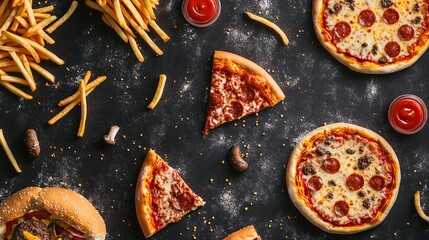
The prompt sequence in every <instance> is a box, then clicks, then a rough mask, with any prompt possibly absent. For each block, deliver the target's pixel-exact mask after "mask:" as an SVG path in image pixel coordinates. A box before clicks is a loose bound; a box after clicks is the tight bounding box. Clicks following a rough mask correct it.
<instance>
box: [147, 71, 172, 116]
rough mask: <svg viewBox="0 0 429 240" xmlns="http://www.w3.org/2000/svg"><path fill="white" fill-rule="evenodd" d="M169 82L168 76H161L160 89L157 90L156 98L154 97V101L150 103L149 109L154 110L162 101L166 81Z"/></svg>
mask: <svg viewBox="0 0 429 240" xmlns="http://www.w3.org/2000/svg"><path fill="white" fill-rule="evenodd" d="M166 80H167V76H166V75H165V74H161V75H159V82H158V87H157V88H156V92H155V96H153V99H152V101H151V102H150V103H149V105H148V106H147V108H149V109H154V108H155V106H156V105H157V104H158V102H159V100H160V99H161V96H162V93H163V92H164V86H165V81H166Z"/></svg>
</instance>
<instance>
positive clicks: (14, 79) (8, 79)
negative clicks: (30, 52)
mask: <svg viewBox="0 0 429 240" xmlns="http://www.w3.org/2000/svg"><path fill="white" fill-rule="evenodd" d="M0 80H2V81H5V82H10V83H17V84H21V85H24V86H28V82H27V81H26V80H25V79H22V78H19V77H14V76H9V75H5V76H0Z"/></svg>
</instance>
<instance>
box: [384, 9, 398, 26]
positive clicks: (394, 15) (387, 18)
mask: <svg viewBox="0 0 429 240" xmlns="http://www.w3.org/2000/svg"><path fill="white" fill-rule="evenodd" d="M383 20H384V22H385V23H387V24H395V23H396V22H398V20H399V13H398V11H396V10H395V9H393V8H389V9H387V10H386V11H384V13H383Z"/></svg>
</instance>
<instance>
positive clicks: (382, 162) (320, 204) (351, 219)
mask: <svg viewBox="0 0 429 240" xmlns="http://www.w3.org/2000/svg"><path fill="white" fill-rule="evenodd" d="M317 148H323V149H324V150H326V151H327V152H328V153H325V154H323V155H320V154H317V153H316V149H317ZM347 149H350V150H349V151H350V152H351V151H354V153H352V154H351V153H347V152H346V151H348V150H347ZM366 155H370V156H371V159H372V161H371V163H370V164H369V166H368V167H366V168H365V169H360V168H359V167H358V159H359V158H361V157H364V156H366ZM327 158H336V159H337V160H338V161H339V162H340V169H339V171H338V172H336V173H334V174H330V173H328V172H326V171H325V170H324V168H323V163H324V160H325V159H327ZM301 159H302V161H301V162H300V164H299V165H298V172H299V173H300V174H299V176H300V178H302V179H301V182H302V183H303V185H304V186H302V187H303V188H304V192H305V194H306V195H307V196H308V197H309V199H308V202H307V204H308V205H309V206H310V208H311V209H313V210H314V211H316V212H317V213H318V214H319V215H320V216H321V217H322V218H323V219H325V220H326V221H328V222H331V223H333V224H335V225H341V226H344V225H358V224H362V223H365V222H368V221H370V220H371V219H374V218H375V217H376V216H377V214H379V213H380V209H381V210H382V208H383V207H384V205H385V204H387V203H388V201H387V202H386V200H388V199H389V198H390V196H391V195H392V189H391V188H392V186H396V184H395V179H393V177H394V176H395V175H394V167H393V164H392V162H391V160H390V159H387V158H386V152H385V150H383V149H381V146H380V144H378V143H376V142H373V141H368V140H367V139H366V138H362V137H361V136H359V135H355V136H353V137H351V138H350V136H348V137H342V136H335V137H334V138H333V141H332V143H330V144H326V143H325V141H324V140H317V141H315V142H314V144H313V145H312V146H311V148H310V149H309V154H307V155H306V156H303V157H302V158H301ZM309 164H310V165H312V166H313V167H314V168H315V173H314V174H308V173H307V175H305V174H304V173H303V168H304V167H305V165H309ZM351 174H359V175H361V176H362V177H363V178H364V184H363V187H362V188H360V189H358V190H355V191H352V190H350V189H349V187H348V185H347V178H348V176H350V175H351ZM376 175H377V176H382V177H383V178H384V179H385V187H384V188H383V189H382V190H380V191H375V190H374V189H372V188H371V187H370V184H369V180H370V179H371V177H373V176H376ZM313 176H318V177H320V178H321V179H322V181H323V186H322V188H321V189H320V190H318V191H312V190H310V189H309V188H308V186H307V184H308V180H309V179H310V178H311V177H313ZM360 192H361V193H360ZM337 201H345V202H346V203H347V204H348V205H349V211H348V213H347V214H346V215H345V216H338V215H337V214H336V213H335V211H334V205H335V203H336V202H337ZM364 201H367V204H369V206H367V208H366V207H364V206H363V205H364V204H363V202H364Z"/></svg>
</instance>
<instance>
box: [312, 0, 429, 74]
mask: <svg viewBox="0 0 429 240" xmlns="http://www.w3.org/2000/svg"><path fill="white" fill-rule="evenodd" d="M428 15H429V0H413V1H408V0H395V1H393V0H368V1H355V0H313V23H314V28H315V31H316V34H317V37H318V38H319V41H320V42H321V43H322V45H323V46H324V47H325V48H326V49H327V50H328V51H329V53H331V55H332V56H334V57H335V58H336V59H337V60H338V61H340V62H341V63H343V64H345V65H346V66H348V67H349V68H351V69H352V70H355V71H357V72H361V73H375V74H383V73H391V72H396V71H399V70H402V69H404V68H407V67H409V66H411V65H412V64H413V63H414V62H416V61H417V59H419V58H420V57H421V56H422V55H423V53H424V52H425V51H426V49H427V48H428V46H429V18H428V17H427V16H428Z"/></svg>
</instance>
